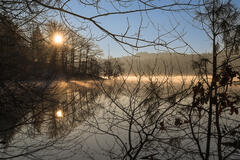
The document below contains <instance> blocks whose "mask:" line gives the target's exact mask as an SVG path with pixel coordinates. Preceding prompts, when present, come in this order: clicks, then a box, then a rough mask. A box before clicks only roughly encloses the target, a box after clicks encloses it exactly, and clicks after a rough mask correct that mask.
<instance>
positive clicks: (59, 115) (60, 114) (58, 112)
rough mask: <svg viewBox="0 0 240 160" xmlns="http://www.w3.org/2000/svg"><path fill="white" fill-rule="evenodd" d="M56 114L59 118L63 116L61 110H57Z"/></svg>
mask: <svg viewBox="0 0 240 160" xmlns="http://www.w3.org/2000/svg"><path fill="white" fill-rule="evenodd" d="M56 116H57V117H59V118H62V117H63V112H62V110H58V111H57V112H56Z"/></svg>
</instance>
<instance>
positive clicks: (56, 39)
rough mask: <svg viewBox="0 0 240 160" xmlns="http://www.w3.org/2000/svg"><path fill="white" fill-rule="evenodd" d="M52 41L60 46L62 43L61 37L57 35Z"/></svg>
mask: <svg viewBox="0 0 240 160" xmlns="http://www.w3.org/2000/svg"><path fill="white" fill-rule="evenodd" d="M53 40H54V42H55V43H56V44H61V43H62V42H63V37H62V36H61V35H59V34H56V35H55V36H54V39H53Z"/></svg>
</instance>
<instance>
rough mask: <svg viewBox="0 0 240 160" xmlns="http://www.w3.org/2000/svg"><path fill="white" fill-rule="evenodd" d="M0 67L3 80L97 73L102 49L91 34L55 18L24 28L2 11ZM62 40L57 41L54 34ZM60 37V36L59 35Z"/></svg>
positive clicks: (79, 75) (92, 75)
mask: <svg viewBox="0 0 240 160" xmlns="http://www.w3.org/2000/svg"><path fill="white" fill-rule="evenodd" d="M0 28H1V30H0V53H1V54H0V68H1V79H2V80H10V79H11V80H13V79H16V80H26V79H27V80H30V79H42V78H43V79H46V78H48V77H49V76H50V75H51V76H52V75H55V77H56V76H57V77H58V78H61V77H68V78H71V77H82V78H84V77H98V76H99V75H100V74H101V72H103V71H102V70H101V69H102V68H103V67H102V66H100V65H101V64H100V62H99V58H100V56H101V55H102V51H101V49H100V48H99V47H98V46H97V45H96V44H95V43H94V40H93V39H92V38H86V37H84V36H82V35H80V34H78V32H75V31H74V30H72V29H70V28H68V27H66V26H65V25H63V24H60V23H58V22H56V21H48V22H47V23H45V24H41V25H39V24H34V23H31V24H28V25H25V28H21V27H20V26H19V25H18V24H17V23H14V22H12V21H11V18H10V17H8V16H5V15H0ZM56 35H58V36H60V38H61V39H60V40H59V41H60V42H58V43H57V42H55V41H56V40H55V36H56ZM58 38H59V37H58Z"/></svg>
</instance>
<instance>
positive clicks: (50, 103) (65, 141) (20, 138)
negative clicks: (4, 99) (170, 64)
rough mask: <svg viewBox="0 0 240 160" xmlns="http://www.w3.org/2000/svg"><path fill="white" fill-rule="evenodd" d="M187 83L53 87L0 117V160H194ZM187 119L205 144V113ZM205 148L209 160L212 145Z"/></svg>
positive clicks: (161, 80)
mask: <svg viewBox="0 0 240 160" xmlns="http://www.w3.org/2000/svg"><path fill="white" fill-rule="evenodd" d="M124 78H125V77H124ZM194 80H195V77H186V78H184V79H183V78H181V77H175V78H172V79H170V78H166V77H158V78H157V79H156V78H154V79H151V78H150V79H149V78H146V77H144V78H141V79H140V80H138V79H137V78H136V77H130V78H129V79H128V80H126V81H123V80H122V79H121V78H118V79H115V80H107V81H104V82H96V81H70V82H64V81H58V82H55V83H54V84H53V85H52V88H53V90H51V94H50V96H48V97H47V98H43V101H39V103H38V104H37V105H36V104H34V105H36V106H35V107H31V109H29V108H27V107H26V109H23V110H21V112H20V111H18V110H16V109H14V110H11V112H10V111H5V112H4V111H3V112H1V113H2V115H3V114H4V116H1V117H0V126H1V130H0V142H1V144H0V159H10V158H11V159H71V160H75V159H86V160H87V159H89V160H91V159H96V160H99V159H102V160H105V159H141V158H143V157H144V156H149V155H153V157H155V158H158V159H199V158H200V157H199V154H198V153H199V150H198V148H197V146H196V143H195V141H194V140H193V138H192V134H191V128H190V126H189V117H188V116H189V113H190V110H191V109H190V108H189V106H188V105H189V104H191V103H192V98H191V93H190V91H191V90H188V87H189V86H191V84H194V83H195V82H194ZM183 82H184V83H183ZM179 92H181V94H179V95H177V94H176V93H179ZM191 114H192V118H191V121H192V124H193V126H192V127H193V130H194V133H195V134H196V136H197V138H198V139H199V140H200V142H201V143H203V144H204V143H205V142H206V134H205V133H206V124H207V119H206V113H204V111H203V112H202V113H201V117H199V112H197V111H191ZM238 119H239V118H238V116H237V115H231V116H229V114H226V115H225V116H224V118H223V119H222V123H223V126H224V123H228V122H231V125H230V126H232V127H234V126H237V125H238V124H239V121H238ZM9 126H11V127H9ZM214 132H215V131H214ZM231 138H232V137H231ZM231 138H226V139H224V140H225V141H226V142H229V141H230V140H232V139H231ZM201 147H202V150H204V149H205V146H204V145H202V146H201ZM212 148H213V149H212V150H211V152H212V158H213V157H214V154H215V153H216V150H215V149H214V148H216V141H214V140H213V141H212ZM230 151H231V147H228V148H226V150H225V152H226V154H227V153H229V152H230ZM234 155H235V156H237V157H238V153H236V154H234Z"/></svg>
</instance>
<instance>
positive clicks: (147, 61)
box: [116, 52, 211, 75]
mask: <svg viewBox="0 0 240 160" xmlns="http://www.w3.org/2000/svg"><path fill="white" fill-rule="evenodd" d="M210 57H211V55H210V54H200V55H197V54H177V53H158V54H156V53H147V52H140V53H137V54H136V55H134V56H125V57H121V58H116V61H118V63H119V64H121V66H122V67H123V70H124V73H125V74H127V73H130V74H143V75H149V74H150V75H165V74H173V75H179V74H184V75H194V74H197V73H198V72H199V68H198V64H199V63H203V62H202V61H204V60H206V61H207V62H210V61H211V58H210ZM206 65H207V67H208V68H210V67H211V65H210V63H206Z"/></svg>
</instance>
